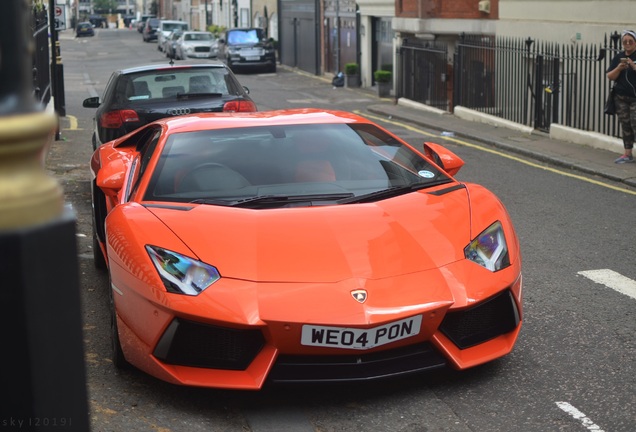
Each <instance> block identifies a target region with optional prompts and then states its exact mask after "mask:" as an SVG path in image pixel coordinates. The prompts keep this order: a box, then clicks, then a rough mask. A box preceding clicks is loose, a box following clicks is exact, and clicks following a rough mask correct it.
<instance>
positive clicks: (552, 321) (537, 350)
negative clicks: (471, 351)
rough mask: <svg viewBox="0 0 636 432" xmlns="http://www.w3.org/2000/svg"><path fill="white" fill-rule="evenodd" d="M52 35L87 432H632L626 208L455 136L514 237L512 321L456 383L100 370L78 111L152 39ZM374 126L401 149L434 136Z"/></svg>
mask: <svg viewBox="0 0 636 432" xmlns="http://www.w3.org/2000/svg"><path fill="white" fill-rule="evenodd" d="M60 41H61V54H62V59H63V62H64V76H65V89H66V112H67V117H65V118H63V119H62V121H61V125H62V130H61V138H62V139H61V140H60V141H55V142H54V143H53V144H52V146H51V148H50V151H49V155H48V159H47V168H48V169H49V170H50V172H51V173H52V174H53V175H55V176H56V178H58V179H59V181H60V183H61V184H62V185H63V187H64V191H65V197H66V200H67V202H69V203H71V204H72V206H73V208H74V210H75V212H76V215H77V234H78V248H79V253H80V255H79V275H80V284H81V290H82V292H81V295H82V305H83V311H82V316H83V319H84V335H85V338H84V340H85V356H86V365H87V386H88V391H89V404H90V410H91V412H90V415H91V424H92V430H93V431H100V432H101V431H104V432H105V431H116V432H119V431H161V432H168V431H174V432H181V431H188V432H197V431H207V432H210V431H228V432H231V431H232V432H233V431H244V432H247V431H252V432H269V431H277V432H281V431H291V432H305V431H307V432H336V431H338V432H358V431H391V432H398V431H400V432H431V431H448V432H468V431H472V432H475V431H479V432H481V431H488V432H498V431H501V432H507V431H523V432H535V431H536V432H546V431H567V432H577V431H586V430H593V431H605V432H633V431H634V430H636V393H635V390H634V389H636V361H635V359H636V346H635V334H636V312H635V310H636V298H633V297H632V296H630V295H629V293H630V292H632V291H630V287H633V285H630V284H634V283H635V282H634V280H636V266H635V265H634V258H635V257H636V241H635V240H636V236H635V235H634V230H633V228H632V225H633V220H634V215H635V214H636V200H634V198H633V196H632V195H628V194H625V193H623V192H621V191H620V190H613V189H607V188H603V187H600V186H599V185H596V184H593V183H589V182H585V181H582V180H581V179H580V178H578V177H572V176H568V175H567V174H570V173H568V172H567V171H564V170H562V169H559V168H555V169H550V170H546V169H544V168H545V167H543V166H542V165H541V164H539V163H536V162H533V161H529V160H525V159H523V158H519V157H513V156H511V155H507V154H505V153H502V152H501V151H498V150H495V149H491V148H487V147H485V146H484V145H483V144H477V143H472V142H464V141H462V140H454V141H449V142H447V143H444V144H445V145H447V146H448V147H449V148H450V149H451V150H453V151H455V152H456V153H457V154H458V155H459V156H460V157H462V158H463V159H464V160H465V161H466V165H465V167H464V168H462V171H461V172H460V173H459V175H458V178H459V179H460V180H463V181H470V182H477V183H481V184H483V185H485V186H486V187H488V188H490V189H491V190H493V191H494V192H495V193H496V194H497V195H498V196H499V197H500V198H501V200H502V201H503V202H504V204H505V205H506V206H507V208H508V210H509V212H510V214H511V216H512V219H513V221H514V223H515V226H516V228H517V231H518V234H519V237H520V240H521V245H522V251H523V258H524V301H525V315H524V324H523V329H522V332H521V336H520V339H519V341H518V344H517V346H516V348H515V350H514V351H513V353H512V354H510V355H509V356H507V357H505V358H503V359H501V360H498V361H495V362H493V363H491V364H488V365H485V366H482V367H478V368H475V369H472V370H469V371H464V372H461V373H460V372H455V371H451V370H448V371H442V372H436V373H434V374H423V375H418V376H411V377H409V378H402V379H395V380H389V381H383V382H379V383H368V384H363V385H347V386H344V385H340V386H294V387H284V388H270V387H268V388H265V389H264V390H262V391H260V392H249V393H245V392H232V391H220V390H208V389H196V388H195V389H193V388H183V387H177V386H173V385H170V384H166V383H163V382H160V381H158V380H156V379H154V378H152V377H149V376H146V375H144V374H143V373H141V372H139V371H136V370H129V371H117V370H115V368H114V367H113V365H112V363H111V362H110V360H109V357H110V341H109V333H108V326H109V316H108V311H107V295H106V293H107V288H108V280H107V276H106V275H105V274H104V273H101V272H98V271H96V270H95V269H94V268H93V262H92V251H91V246H92V242H91V223H90V218H91V210H90V190H89V179H90V174H89V171H88V161H89V158H90V155H91V144H90V135H91V127H92V126H91V123H92V115H93V112H94V111H93V110H91V109H86V108H82V106H81V102H82V100H83V99H84V98H86V97H89V96H96V95H100V94H101V92H102V91H103V89H104V87H105V85H106V82H107V80H108V77H109V76H110V73H111V72H112V70H113V69H116V68H121V67H126V66H132V65H138V64H144V63H161V62H165V61H166V59H165V58H164V57H163V56H162V55H161V53H160V52H158V51H157V49H156V47H157V45H156V43H144V42H142V39H141V35H140V34H139V33H137V32H136V31H134V30H123V29H122V30H98V31H97V35H96V36H95V37H94V38H82V39H74V38H73V37H72V35H71V34H70V31H69V32H62V33H61V35H60ZM238 77H239V79H240V80H241V82H242V83H243V84H244V85H246V86H247V87H249V89H250V91H251V95H252V97H253V99H254V100H255V102H256V103H257V105H258V107H259V109H261V110H265V109H274V108H288V107H308V106H312V107H324V108H337V109H344V110H349V111H359V112H361V113H363V114H368V113H367V111H366V107H368V106H370V105H376V104H378V103H391V102H390V101H380V100H379V99H377V98H376V97H375V96H373V94H371V93H368V92H363V91H354V90H350V89H343V88H339V89H334V88H332V86H331V84H330V80H329V79H325V78H321V77H313V76H308V75H306V74H304V73H299V72H295V71H292V70H288V69H286V68H282V67H281V68H279V71H278V72H277V73H276V74H267V75H259V74H240V75H238ZM378 120H379V121H380V122H381V124H382V125H383V126H385V127H387V128H388V129H390V130H392V131H394V132H396V133H398V134H399V135H400V136H402V137H404V138H405V139H406V140H407V141H409V142H411V143H413V144H415V145H420V144H421V143H422V142H423V141H431V140H432V138H431V137H432V136H439V133H438V132H436V131H433V130H427V129H425V128H422V127H417V126H415V125H409V124H401V123H400V122H397V121H394V120H392V121H389V119H382V118H380V119H378ZM440 142H442V143H443V139H442V138H441V137H440ZM596 180H599V179H596ZM590 271H594V272H593V273H586V272H590ZM616 275H619V276H617V277H613V276H616ZM599 281H600V282H599ZM610 281H615V283H616V286H614V287H612V283H611V282H610ZM616 287H619V288H620V289H618V290H617V289H614V288H616ZM621 289H622V290H623V291H622V292H621ZM631 289H632V290H633V288H631Z"/></svg>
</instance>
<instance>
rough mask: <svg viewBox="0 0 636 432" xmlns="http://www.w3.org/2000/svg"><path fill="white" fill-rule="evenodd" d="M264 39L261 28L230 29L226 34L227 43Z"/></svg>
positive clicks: (236, 43)
mask: <svg viewBox="0 0 636 432" xmlns="http://www.w3.org/2000/svg"><path fill="white" fill-rule="evenodd" d="M263 39H265V34H264V32H263V30H262V29H249V30H232V31H231V32H229V33H228V34H227V43H228V44H229V45H241V44H255V43H258V42H260V41H261V40H263Z"/></svg>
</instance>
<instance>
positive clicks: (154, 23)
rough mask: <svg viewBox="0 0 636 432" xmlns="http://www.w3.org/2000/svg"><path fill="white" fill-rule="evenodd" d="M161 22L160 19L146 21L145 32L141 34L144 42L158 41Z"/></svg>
mask: <svg viewBox="0 0 636 432" xmlns="http://www.w3.org/2000/svg"><path fill="white" fill-rule="evenodd" d="M159 21H160V20H159V19H158V18H148V19H147V20H146V24H144V30H143V31H142V33H141V36H142V38H143V40H144V42H150V41H153V40H157V28H158V27H159Z"/></svg>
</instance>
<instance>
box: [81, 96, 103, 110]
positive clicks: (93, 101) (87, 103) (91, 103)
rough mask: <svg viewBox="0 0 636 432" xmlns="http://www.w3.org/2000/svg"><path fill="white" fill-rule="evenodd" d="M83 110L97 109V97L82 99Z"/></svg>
mask: <svg viewBox="0 0 636 432" xmlns="http://www.w3.org/2000/svg"><path fill="white" fill-rule="evenodd" d="M82 106H83V107H84V108H97V107H99V96H95V97H89V98H88V99H84V102H83V103H82Z"/></svg>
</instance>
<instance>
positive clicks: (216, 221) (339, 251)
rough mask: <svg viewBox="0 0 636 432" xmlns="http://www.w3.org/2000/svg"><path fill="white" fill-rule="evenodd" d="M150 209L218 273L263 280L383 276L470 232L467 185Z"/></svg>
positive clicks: (449, 249) (457, 248)
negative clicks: (274, 205)
mask: <svg viewBox="0 0 636 432" xmlns="http://www.w3.org/2000/svg"><path fill="white" fill-rule="evenodd" d="M150 211H152V212H153V213H154V214H155V216H157V217H158V218H159V219H160V220H161V221H162V222H163V223H164V224H166V226H167V227H168V228H169V229H170V230H171V231H172V232H173V233H174V234H175V235H176V236H178V237H179V239H180V240H181V241H182V242H183V243H184V244H185V245H186V246H187V247H188V248H189V249H190V250H191V251H192V253H193V254H194V255H196V256H197V257H198V258H199V259H200V260H201V261H203V262H206V263H208V264H212V265H214V266H216V267H217V268H218V270H219V272H220V273H221V275H222V276H223V277H229V278H238V279H245V280H252V281H261V282H264V281H270V282H273V281H277V282H322V283H328V282H337V281H342V280H345V279H349V278H366V279H380V278H386V277H394V276H397V275H404V274H409V273H414V272H418V271H424V270H428V269H431V268H439V267H441V266H444V265H447V264H449V263H452V262H455V261H458V260H461V259H463V258H464V255H463V249H464V247H465V246H466V245H467V244H468V242H469V237H470V226H469V225H470V223H469V220H470V217H469V202H468V197H467V192H466V191H465V190H464V189H459V190H454V191H453V192H449V193H445V194H442V195H433V194H429V193H426V192H414V193H410V194H407V195H402V196H399V197H395V198H391V199H387V200H383V201H379V202H376V203H369V204H348V205H334V206H324V207H307V208H282V209H268V210H252V209H241V208H231V207H219V206H212V205H197V206H195V207H194V208H192V209H191V210H189V211H185V212H184V211H183V210H176V209H170V208H166V207H154V208H150Z"/></svg>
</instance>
